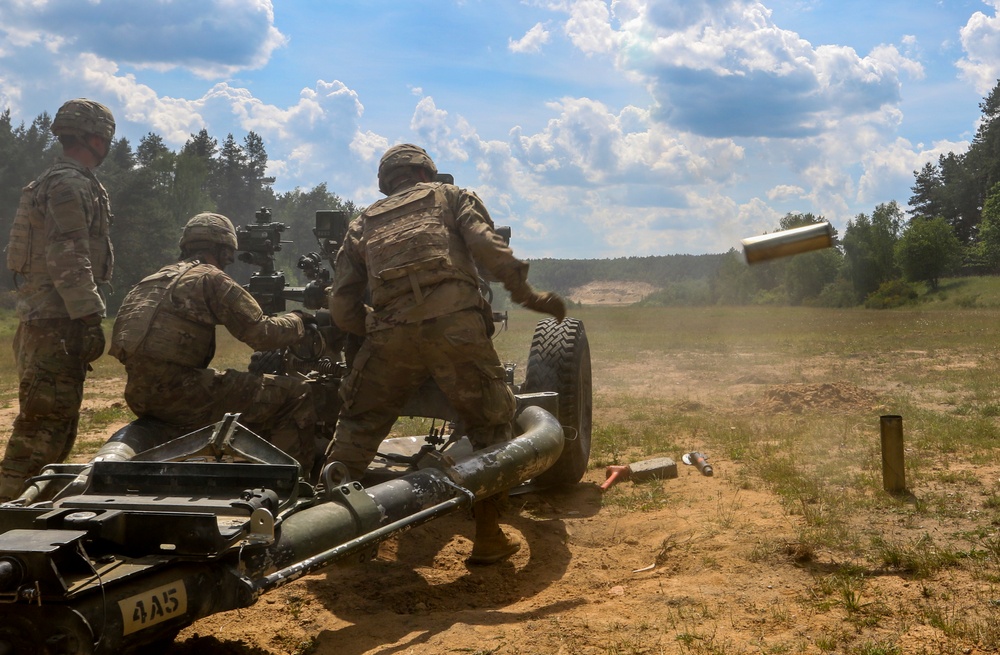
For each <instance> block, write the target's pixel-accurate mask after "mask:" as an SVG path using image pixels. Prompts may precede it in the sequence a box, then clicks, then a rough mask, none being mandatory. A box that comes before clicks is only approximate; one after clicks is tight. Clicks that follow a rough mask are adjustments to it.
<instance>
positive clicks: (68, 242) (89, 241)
mask: <svg viewBox="0 0 1000 655" xmlns="http://www.w3.org/2000/svg"><path fill="white" fill-rule="evenodd" d="M110 230H111V206H110V203H109V202H108V193H107V191H105V189H104V187H103V186H102V185H101V183H100V182H99V181H98V180H97V178H96V177H95V176H94V173H93V172H92V171H90V170H89V169H88V168H87V167H85V166H83V165H82V164H80V163H79V162H77V161H76V160H75V159H71V158H69V157H59V158H57V159H56V162H55V164H53V166H52V167H50V168H49V169H48V170H46V171H45V172H44V173H42V174H41V175H40V176H39V177H38V179H36V180H35V181H34V182H32V183H30V184H29V185H28V186H26V187H25V188H24V190H23V191H22V192H21V201H20V204H19V205H18V208H17V215H16V216H15V218H14V224H13V226H12V227H11V231H10V242H9V243H8V245H7V267H8V268H9V269H10V270H12V271H14V272H15V273H20V274H21V275H23V277H24V280H23V282H21V284H19V285H18V290H17V313H18V316H19V317H20V319H21V320H22V321H30V320H35V319H45V318H80V317H82V316H87V315H89V314H100V315H102V316H103V315H104V313H105V305H104V299H103V298H102V297H101V294H100V293H99V291H98V285H100V284H104V283H108V282H110V281H111V273H112V268H113V266H114V252H113V250H112V248H111V233H110Z"/></svg>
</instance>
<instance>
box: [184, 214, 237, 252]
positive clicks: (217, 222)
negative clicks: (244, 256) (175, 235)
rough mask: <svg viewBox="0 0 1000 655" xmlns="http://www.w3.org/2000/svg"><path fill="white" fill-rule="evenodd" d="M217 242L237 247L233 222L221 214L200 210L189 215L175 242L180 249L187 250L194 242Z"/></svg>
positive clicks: (233, 247)
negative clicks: (200, 211)
mask: <svg viewBox="0 0 1000 655" xmlns="http://www.w3.org/2000/svg"><path fill="white" fill-rule="evenodd" d="M209 243H213V244H218V245H220V246H228V247H230V248H232V249H233V250H236V249H237V241H236V229H235V228H233V222H232V221H230V220H229V219H228V218H226V217H225V216H223V215H222V214H214V213H212V212H202V213H201V214H196V215H194V216H192V217H191V219H190V220H189V221H188V222H187V224H186V225H185V226H184V233H183V234H181V240H180V242H179V243H178V244H177V245H179V246H180V249H181V251H188V250H190V249H191V246H193V245H195V244H209Z"/></svg>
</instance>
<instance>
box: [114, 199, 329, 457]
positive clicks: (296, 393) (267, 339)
mask: <svg viewBox="0 0 1000 655" xmlns="http://www.w3.org/2000/svg"><path fill="white" fill-rule="evenodd" d="M179 245H180V249H181V258H180V261H178V262H177V263H174V264H169V265H167V266H164V267H163V268H161V269H160V270H159V271H157V272H156V273H153V274H152V275H150V276H148V277H146V278H144V279H143V280H141V281H140V282H139V283H138V284H137V285H136V286H135V287H133V288H132V290H131V291H129V293H128V295H126V296H125V300H124V302H123V303H122V306H121V309H120V310H119V311H118V316H117V317H116V318H115V323H114V328H113V329H112V332H111V349H110V351H109V352H110V353H111V355H113V356H114V357H116V358H117V359H118V360H119V361H121V362H122V363H123V364H124V365H125V372H126V374H127V380H126V383H125V401H126V402H127V403H128V406H129V409H131V410H132V411H133V412H134V413H135V415H136V416H138V417H151V418H155V419H158V420H160V421H163V422H166V423H168V424H170V425H172V426H175V427H176V428H177V435H178V436H179V435H180V434H183V433H185V432H188V431H191V430H195V429H197V428H200V427H203V426H205V425H209V424H211V423H214V422H217V421H220V420H222V418H223V416H224V415H225V414H226V413H236V412H239V413H241V417H240V422H242V423H243V424H244V425H246V426H247V427H248V428H250V429H251V430H253V431H254V432H256V433H257V434H259V435H261V436H263V437H265V438H267V439H268V440H270V441H271V443H273V444H274V445H276V446H278V447H279V448H281V449H282V450H284V451H285V452H286V453H288V454H289V455H291V456H292V457H294V458H296V459H297V460H298V461H299V464H300V466H301V467H302V469H303V473H304V474H305V475H306V476H309V475H311V474H312V468H313V464H314V455H315V440H314V436H313V433H314V431H315V426H316V415H315V412H314V410H313V403H312V398H311V396H310V395H309V393H310V392H309V388H308V386H307V385H306V383H304V382H302V381H300V380H297V379H294V378H289V377H278V376H273V375H263V376H261V375H255V374H252V373H249V372H246V371H237V370H233V369H228V370H225V371H218V370H215V369H213V368H210V366H209V364H211V362H212V358H213V356H214V355H215V326H216V325H223V326H225V328H226V329H227V330H229V332H230V334H232V335H233V336H234V337H236V338H237V339H239V340H240V341H242V342H243V343H245V344H247V345H249V346H250V347H251V348H254V349H255V350H271V349H275V348H283V347H285V346H288V345H291V344H293V343H295V342H297V341H298V340H299V339H301V338H302V337H303V336H304V334H305V328H306V324H307V323H310V322H313V320H314V319H313V317H312V316H310V315H308V314H305V313H303V312H298V311H296V312H290V313H288V314H285V315H283V316H275V317H269V316H265V315H264V313H263V311H261V308H260V305H258V304H257V301H256V300H254V299H253V297H252V296H251V295H250V293H249V292H247V291H246V289H244V288H243V287H241V286H240V285H239V284H238V283H237V282H236V281H235V280H233V278H231V277H229V275H227V274H226V273H225V268H226V266H228V265H229V264H231V263H232V262H233V258H234V255H235V252H236V247H237V240H236V230H235V229H233V224H232V222H231V221H230V220H229V219H228V218H226V217H225V216H223V215H222V214H214V213H207V212H206V213H202V214H198V215H196V216H193V217H192V218H191V219H190V220H189V221H188V222H187V225H185V226H184V231H183V233H182V234H181V238H180V243H179Z"/></svg>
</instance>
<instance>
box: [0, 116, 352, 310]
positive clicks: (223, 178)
mask: <svg viewBox="0 0 1000 655" xmlns="http://www.w3.org/2000/svg"><path fill="white" fill-rule="evenodd" d="M51 125H52V118H51V117H50V116H49V114H48V113H42V114H40V115H39V116H37V117H36V118H35V119H34V120H33V121H32V122H31V124H30V125H26V124H25V123H24V122H22V123H20V124H19V125H14V124H13V122H12V121H11V115H10V110H9V109H8V110H6V111H4V112H3V113H2V114H0V233H2V234H3V235H4V238H6V235H8V234H9V233H10V226H11V224H12V222H13V220H14V215H15V213H16V211H17V205H18V201H19V198H20V195H21V189H22V187H23V186H25V185H26V184H27V183H28V182H30V181H31V180H33V179H35V178H36V177H37V176H38V175H39V174H41V172H42V171H43V170H45V168H47V167H48V166H49V165H51V163H52V160H53V159H54V158H55V157H56V156H57V155H58V154H60V152H61V148H60V146H59V143H58V141H57V140H56V138H55V137H54V136H53V135H52V133H51V131H50V127H51ZM267 161H268V157H267V150H266V148H265V145H264V141H263V139H262V138H261V137H260V135H258V134H256V133H255V132H252V131H251V132H249V133H247V135H246V136H245V137H244V138H243V140H242V142H239V141H237V140H236V138H235V137H234V136H233V135H232V134H231V133H230V134H227V135H226V138H225V139H224V140H223V141H222V143H221V145H220V144H219V141H218V139H216V138H215V137H213V136H212V135H210V134H209V133H208V131H207V130H204V129H203V130H201V131H200V132H198V133H197V134H192V135H191V137H190V138H189V139H188V140H187V141H186V142H185V143H184V145H183V147H181V149H180V150H179V151H176V152H175V151H173V150H171V149H170V148H168V147H167V146H166V145H165V144H164V142H163V139H162V137H160V136H159V135H157V134H155V133H153V132H150V133H148V134H146V136H144V137H143V138H142V139H140V140H139V143H138V144H137V145H135V146H134V147H133V144H132V143H131V142H130V141H129V140H128V139H126V138H116V139H115V140H114V141H113V142H112V144H111V148H110V151H109V153H108V156H107V158H106V159H105V161H104V163H103V164H101V166H100V168H99V169H98V170H97V176H98V178H99V179H100V180H101V183H102V184H104V186H105V187H106V188H107V190H108V194H109V195H110V196H111V211H112V214H113V223H112V227H111V240H112V245H113V246H114V248H115V273H114V278H113V280H112V286H113V291H112V293H111V294H110V295H109V297H108V305H109V311H111V312H112V313H113V312H114V311H116V310H117V307H118V305H119V304H120V303H121V301H122V298H123V297H124V295H125V293H126V292H127V291H128V289H130V288H131V287H132V286H133V285H134V284H135V283H136V282H138V281H139V280H141V279H142V278H143V277H145V276H146V275H148V274H150V273H151V272H153V271H155V270H157V269H158V268H160V267H161V266H163V265H164V264H167V263H169V262H171V261H176V259H177V257H178V255H179V249H178V247H177V242H178V239H179V238H180V235H181V230H182V229H183V226H184V224H185V223H186V222H187V220H188V219H189V218H191V216H193V215H195V214H197V213H199V212H205V211H212V212H218V213H220V214H224V215H225V216H227V217H229V218H230V219H231V220H232V221H233V223H234V224H235V225H236V226H237V227H239V226H241V225H246V224H249V223H253V222H254V220H255V219H254V216H255V213H256V212H257V210H259V209H260V208H261V207H268V208H270V209H271V212H272V220H273V221H275V222H279V223H284V224H286V225H287V226H288V229H287V230H286V231H285V232H284V233H283V236H282V239H283V240H287V241H292V242H294V246H292V247H291V248H287V249H282V251H281V252H279V253H278V254H277V257H276V260H277V265H278V267H279V268H281V269H283V270H285V272H286V275H288V276H289V277H290V278H291V279H294V278H295V276H296V272H295V269H296V266H295V264H296V262H297V257H298V255H299V254H301V253H304V252H307V251H310V250H316V249H317V245H316V239H315V237H314V235H313V233H312V229H313V227H314V226H315V214H316V211H318V210H321V209H335V210H343V211H347V212H349V213H351V214H353V213H356V212H357V211H358V208H357V207H356V206H355V205H354V203H353V202H351V201H350V200H344V199H342V198H340V197H339V196H337V195H336V194H335V193H332V192H331V191H329V190H328V189H327V187H326V184H325V183H324V184H319V185H317V186H315V187H313V188H312V189H308V190H303V189H299V188H296V189H294V190H293V191H288V192H285V193H276V192H275V191H274V188H273V185H274V184H275V181H276V180H275V179H274V178H273V177H268V176H266V174H265V173H266V170H267ZM233 268H234V270H233V271H232V272H233V274H234V277H236V278H237V279H244V280H245V279H247V278H249V276H250V273H251V272H252V271H251V269H250V267H248V266H246V265H242V264H237V265H235V266H234V267H233ZM15 283H16V282H15V280H14V278H13V277H12V276H11V275H7V276H0V290H6V291H9V290H11V289H13V288H14V285H15ZM8 304H9V303H8Z"/></svg>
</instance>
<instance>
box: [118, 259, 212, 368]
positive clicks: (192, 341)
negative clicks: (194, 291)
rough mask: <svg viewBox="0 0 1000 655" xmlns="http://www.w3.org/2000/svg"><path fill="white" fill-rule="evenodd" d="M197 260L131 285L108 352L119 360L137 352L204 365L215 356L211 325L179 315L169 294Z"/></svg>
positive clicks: (168, 268)
mask: <svg viewBox="0 0 1000 655" xmlns="http://www.w3.org/2000/svg"><path fill="white" fill-rule="evenodd" d="M199 263H200V262H198V261H186V262H178V263H177V264H173V265H170V266H165V267H163V268H161V269H160V270H159V271H157V272H156V273H153V274H152V275H150V276H148V277H146V278H144V279H143V280H142V281H141V282H139V284H137V285H135V288H133V289H132V290H131V291H130V292H129V293H128V295H127V296H126V297H125V300H124V302H123V303H122V306H121V309H119V310H118V317H117V318H116V319H115V326H114V331H113V332H112V335H111V348H110V350H109V351H108V352H109V353H110V354H111V355H112V356H114V357H115V358H117V359H118V360H119V361H120V362H122V363H123V364H124V363H125V362H126V360H127V359H128V358H129V357H132V356H135V355H139V356H142V357H149V358H152V359H156V360H159V361H162V362H168V363H171V364H179V365H180V366H190V367H192V368H205V367H207V366H208V364H209V363H210V362H211V361H212V357H214V356H215V325H213V324H206V323H200V322H197V321H194V320H191V319H190V318H187V317H185V316H183V315H182V314H180V313H179V310H178V308H177V307H176V306H175V305H174V302H173V298H172V293H173V291H174V288H175V287H176V286H177V283H178V282H179V281H180V279H181V277H183V275H184V274H185V273H187V272H188V271H190V270H191V269H192V268H194V267H195V266H197V265H199Z"/></svg>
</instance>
